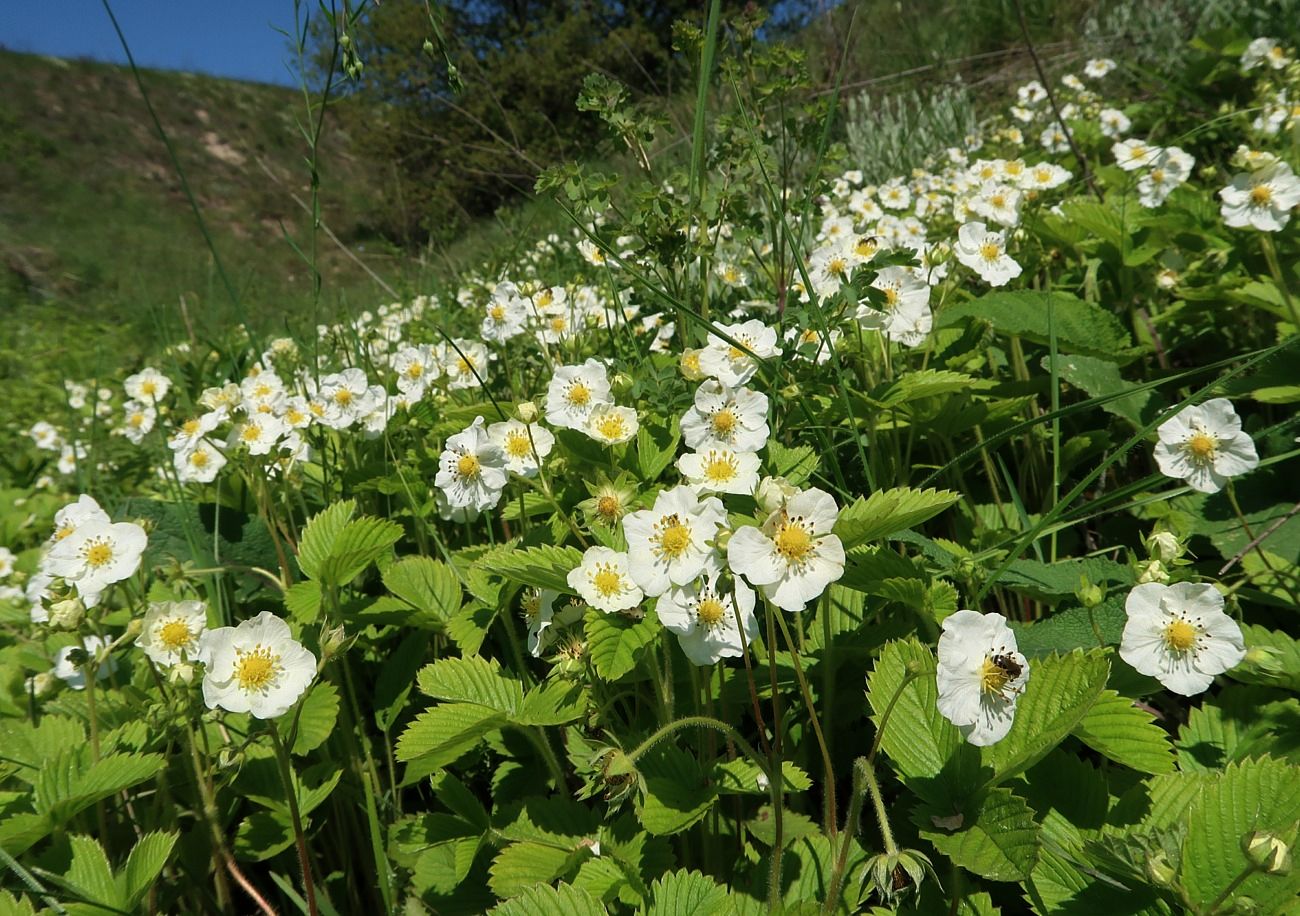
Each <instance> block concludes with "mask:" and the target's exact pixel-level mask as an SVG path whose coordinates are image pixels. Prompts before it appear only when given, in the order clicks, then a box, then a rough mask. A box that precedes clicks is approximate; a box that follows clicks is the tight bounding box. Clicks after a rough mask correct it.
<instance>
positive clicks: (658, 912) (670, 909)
mask: <svg viewBox="0 0 1300 916" xmlns="http://www.w3.org/2000/svg"><path fill="white" fill-rule="evenodd" d="M731 912H734V907H733V906H732V904H731V899H730V897H729V895H728V893H727V889H726V888H725V887H722V886H721V885H720V884H718V883H717V882H715V881H714V880H713V879H712V878H709V877H706V876H705V875H702V874H700V873H699V872H697V871H686V870H684V869H682V870H679V871H674V872H669V873H668V874H666V875H663V876H662V877H660V878H659V879H658V880H656V881H655V882H654V883H653V884H652V885H650V909H649V912H648V914H647V916H721V914H723V913H731Z"/></svg>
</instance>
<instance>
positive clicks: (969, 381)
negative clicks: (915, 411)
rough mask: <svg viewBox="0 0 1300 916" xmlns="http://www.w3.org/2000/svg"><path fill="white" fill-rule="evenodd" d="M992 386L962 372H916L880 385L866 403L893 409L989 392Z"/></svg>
mask: <svg viewBox="0 0 1300 916" xmlns="http://www.w3.org/2000/svg"><path fill="white" fill-rule="evenodd" d="M992 384H993V383H992V382H989V381H985V380H983V379H977V378H975V377H974V376H971V375H967V374H966V373H964V372H953V371H951V370H948V369H918V370H915V371H912V372H907V373H905V374H903V376H902V377H901V378H898V379H895V380H894V381H892V382H886V383H885V384H883V385H881V386H880V387H879V388H877V389H875V390H873V391H872V392H871V398H870V399H871V401H873V402H874V403H875V404H876V405H877V406H879V407H897V406H899V405H901V404H906V403H908V402H909V401H916V400H919V399H920V398H932V397H938V396H940V395H945V394H955V393H957V392H959V391H964V392H970V391H974V390H978V389H980V388H989V387H991V386H992Z"/></svg>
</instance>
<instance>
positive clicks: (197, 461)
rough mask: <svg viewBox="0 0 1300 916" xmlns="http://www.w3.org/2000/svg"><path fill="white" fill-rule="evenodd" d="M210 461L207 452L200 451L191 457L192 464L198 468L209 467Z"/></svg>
mask: <svg viewBox="0 0 1300 916" xmlns="http://www.w3.org/2000/svg"><path fill="white" fill-rule="evenodd" d="M208 461H209V457H208V453H207V452H203V451H198V452H195V453H194V454H192V455H190V464H192V465H194V466H195V467H196V468H205V467H207V466H208Z"/></svg>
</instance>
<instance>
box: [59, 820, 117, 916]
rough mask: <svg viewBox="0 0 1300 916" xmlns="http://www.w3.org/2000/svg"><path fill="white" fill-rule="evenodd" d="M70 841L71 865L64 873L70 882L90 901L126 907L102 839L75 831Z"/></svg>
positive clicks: (65, 878) (112, 906)
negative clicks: (81, 834)
mask: <svg viewBox="0 0 1300 916" xmlns="http://www.w3.org/2000/svg"><path fill="white" fill-rule="evenodd" d="M68 844H69V845H70V846H71V847H72V865H71V867H70V868H69V869H68V872H67V874H65V875H64V876H63V878H64V881H65V882H67V884H68V886H69V887H71V888H73V889H74V890H75V891H76V892H77V895H78V896H80V897H84V898H85V899H86V900H88V901H92V902H94V903H102V904H103V905H104V906H107V907H111V908H113V909H119V910H120V909H123V908H124V905H123V901H122V897H121V894H120V893H119V891H118V887H117V882H116V881H114V880H113V869H112V867H111V866H109V864H108V856H107V854H105V852H104V847H102V846H100V845H99V841H98V840H96V839H95V838H94V837H89V836H79V835H74V836H70V837H68Z"/></svg>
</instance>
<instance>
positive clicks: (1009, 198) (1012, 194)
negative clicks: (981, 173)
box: [970, 181, 1020, 227]
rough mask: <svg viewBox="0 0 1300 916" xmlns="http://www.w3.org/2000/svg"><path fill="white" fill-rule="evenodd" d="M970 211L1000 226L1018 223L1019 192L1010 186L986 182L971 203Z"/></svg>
mask: <svg viewBox="0 0 1300 916" xmlns="http://www.w3.org/2000/svg"><path fill="white" fill-rule="evenodd" d="M970 208H971V211H972V212H974V213H976V214H977V215H979V216H982V217H984V218H985V219H987V220H992V221H993V222H995V223H998V224H999V225H1002V226H1007V227H1011V226H1015V225H1016V224H1018V223H1019V222H1020V191H1019V190H1018V189H1017V188H1014V187H1012V186H1011V185H1005V184H998V183H996V182H992V181H990V182H988V183H986V184H985V185H984V186H983V187H982V188H980V192H979V196H977V197H976V198H975V200H973V201H972V202H971V205H970Z"/></svg>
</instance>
